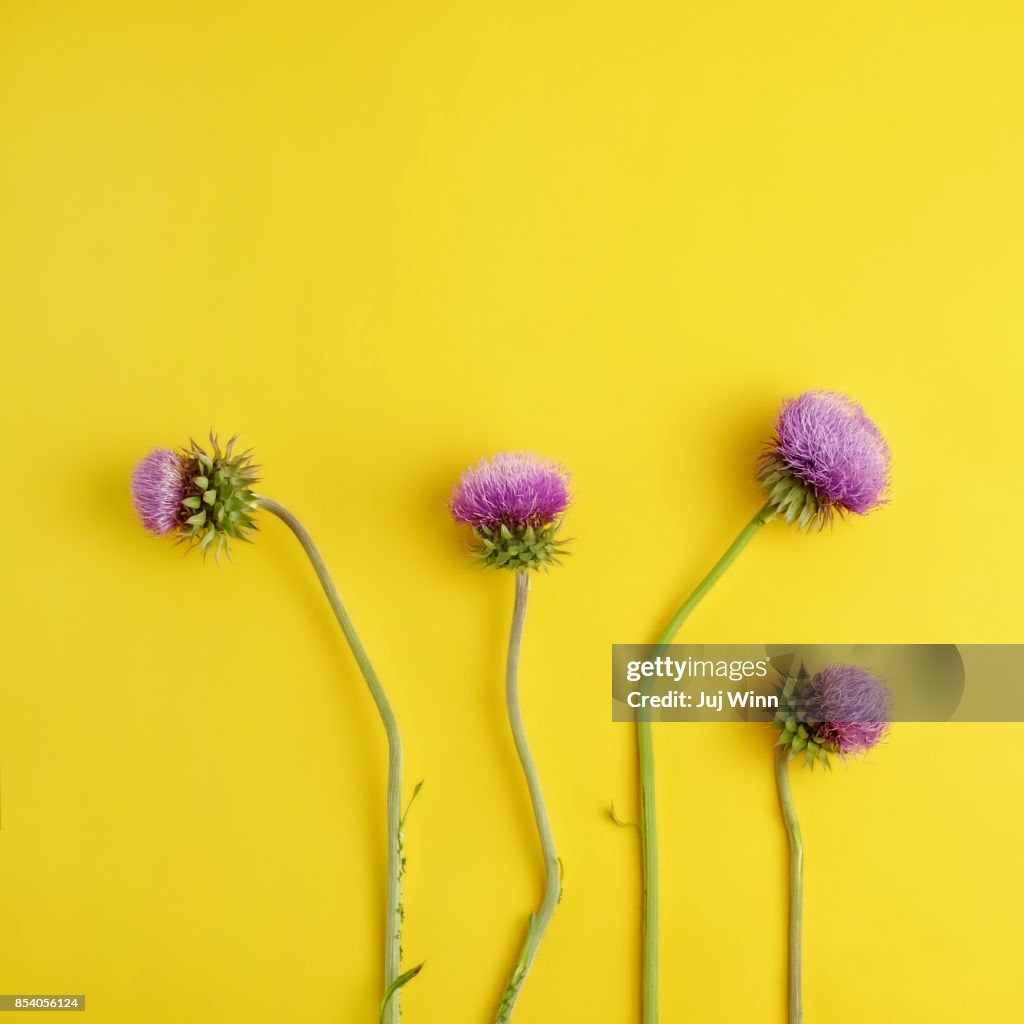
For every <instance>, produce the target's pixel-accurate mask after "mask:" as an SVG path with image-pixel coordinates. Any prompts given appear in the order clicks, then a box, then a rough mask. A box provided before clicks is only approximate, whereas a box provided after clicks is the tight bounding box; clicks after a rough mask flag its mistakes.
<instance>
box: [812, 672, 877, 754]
mask: <svg viewBox="0 0 1024 1024" xmlns="http://www.w3.org/2000/svg"><path fill="white" fill-rule="evenodd" d="M891 702H892V694H891V691H890V690H889V688H888V687H887V686H886V685H885V684H884V683H883V682H882V680H881V679H879V678H878V676H876V675H875V674H874V673H872V672H869V671H868V670H867V669H864V668H858V667H857V666H856V665H838V664H833V665H826V666H825V667H824V668H823V669H821V670H820V671H819V672H817V673H815V674H814V675H813V676H812V677H811V678H810V679H809V680H808V682H807V684H806V686H805V688H804V691H803V694H802V695H801V703H802V704H803V705H804V707H805V709H806V717H807V722H808V728H809V729H810V731H811V733H812V734H813V736H814V738H815V740H817V742H818V743H819V744H821V745H822V746H824V747H826V748H827V749H830V750H836V751H838V752H839V753H840V754H859V753H862V752H863V751H865V750H870V749H871V747H873V746H874V745H875V744H876V743H878V741H879V740H880V739H881V738H882V737H883V736H884V735H885V734H886V732H888V729H889V715H890V709H891Z"/></svg>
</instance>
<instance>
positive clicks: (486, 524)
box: [448, 452, 569, 572]
mask: <svg viewBox="0 0 1024 1024" xmlns="http://www.w3.org/2000/svg"><path fill="white" fill-rule="evenodd" d="M568 507H569V474H568V473H567V472H566V470H565V469H564V468H563V467H562V466H560V465H559V464H558V463H557V462H552V461H551V460H550V459H543V458H541V457H540V456H538V455H531V454H528V453H524V452H502V453H500V454H499V455H495V456H494V457H493V458H490V459H483V460H481V461H480V462H479V463H477V465H475V466H472V467H471V468H470V469H467V470H466V472H465V473H463V474H462V478H461V479H460V480H459V482H458V484H456V485H455V487H453V488H452V494H451V498H450V499H449V502H448V508H449V510H450V512H451V514H452V518H453V519H454V520H455V521H456V522H457V523H465V524H466V525H468V526H471V527H472V528H473V534H474V536H475V537H476V539H477V541H478V542H479V543H478V544H477V545H476V546H475V547H474V554H475V555H476V557H477V558H479V559H480V560H481V562H482V563H483V565H484V567H485V568H488V569H496V568H503V569H512V570H514V571H518V572H522V571H525V570H527V569H539V568H540V567H541V566H542V565H545V566H546V565H549V564H557V562H558V556H559V555H561V554H564V553H565V551H564V549H563V548H561V547H560V546H559V540H558V536H557V535H558V529H559V527H560V526H561V525H562V520H561V516H562V514H563V513H564V512H565V510H566V509H567V508H568Z"/></svg>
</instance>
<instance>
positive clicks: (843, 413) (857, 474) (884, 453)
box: [770, 391, 890, 515]
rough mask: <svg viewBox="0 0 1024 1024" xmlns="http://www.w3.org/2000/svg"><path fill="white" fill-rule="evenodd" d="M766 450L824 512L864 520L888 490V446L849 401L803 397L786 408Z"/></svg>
mask: <svg viewBox="0 0 1024 1024" xmlns="http://www.w3.org/2000/svg"><path fill="white" fill-rule="evenodd" d="M770 450H771V451H772V452H774V454H775V455H776V456H777V457H778V458H779V459H780V460H781V462H782V463H783V464H784V465H785V466H786V467H787V468H788V469H789V470H790V472H791V473H792V474H793V476H795V477H796V478H797V479H798V480H800V481H801V482H802V483H804V484H806V485H807V486H808V487H810V488H811V489H812V490H813V491H814V493H815V495H816V496H817V498H818V501H819V502H820V503H821V504H823V505H827V506H831V507H834V508H838V509H840V510H848V511H850V512H856V513H857V514H859V515H864V514H865V513H867V512H870V511H871V510H872V509H874V508H877V507H878V506H879V505H881V504H883V503H884V501H885V498H886V492H887V491H888V489H889V462H890V456H889V446H888V445H887V444H886V443H885V438H883V437H882V434H881V432H880V431H879V429H878V427H876V426H875V424H874V423H873V422H872V421H871V420H870V419H869V418H868V416H867V414H866V413H865V412H864V410H863V409H862V408H861V407H860V406H859V405H858V404H857V403H856V402H854V401H853V400H852V399H851V398H848V397H847V396H846V395H842V394H839V393H838V392H835V391H807V392H805V393H804V394H802V395H800V396H799V397H798V398H793V399H790V400H789V401H787V402H785V403H784V404H783V406H782V408H781V409H780V410H779V414H778V417H777V418H776V420H775V438H774V440H773V441H772V443H771V446H770Z"/></svg>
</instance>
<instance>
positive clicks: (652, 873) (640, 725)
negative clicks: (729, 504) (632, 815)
mask: <svg viewBox="0 0 1024 1024" xmlns="http://www.w3.org/2000/svg"><path fill="white" fill-rule="evenodd" d="M774 518H775V513H774V512H773V511H772V508H771V505H770V504H768V505H765V506H764V508H762V509H760V510H759V511H758V513H757V515H755V516H754V518H753V519H751V520H750V522H749V523H747V525H746V526H745V527H744V528H743V529H742V531H740V534H739V536H738V537H737V538H736V539H735V540H734V541H733V542H732V544H730V545H729V548H728V550H727V551H726V552H725V554H724V555H722V557H721V558H720V559H719V560H718V561H717V562H716V563H715V565H714V568H712V570H711V571H710V572H709V573H708V574H707V576H705V577H704V579H702V580H701V581H700V583H698V584H697V587H696V588H695V589H694V591H693V593H692V594H690V596H689V597H688V598H687V599H686V600H685V601H684V602H683V603H682V604H681V605H680V606H679V610H678V611H677V612H676V613H675V615H673V616H672V621H671V622H670V623H669V624H668V626H667V627H666V629H665V631H664V633H662V634H661V637H660V638H659V639H658V646H659V647H660V646H663V645H664V644H670V643H671V642H672V641H673V640H674V639H675V636H676V634H677V633H678V632H679V630H680V628H681V627H682V625H683V623H684V622H685V621H686V619H687V617H688V616H689V614H690V612H692V611H693V609H694V608H696V607H697V605H698V604H699V603H700V601H701V599H702V598H703V597H704V595H705V594H706V593H707V592H708V591H709V590H710V589H711V588H712V587H713V586H714V585H715V584H716V583H717V582H718V580H719V578H720V577H721V576H722V575H723V573H724V572H725V570H726V569H728V568H729V566H730V565H732V563H733V562H734V561H735V560H736V556H737V555H739V553H740V552H741V551H742V550H743V549H744V548H745V547H746V546H747V544H749V543H750V540H751V538H752V537H753V536H754V534H755V533H757V531H758V530H759V529H760V528H761V527H762V526H763V525H764V524H765V523H768V522H770V521H771V520H772V519H774ZM636 741H637V753H638V755H639V761H640V842H641V847H642V852H643V914H644V930H643V946H644V948H643V980H642V984H643V1009H642V1018H643V1024H657V1020H658V956H659V954H658V939H659V932H658V906H659V890H658V883H659V879H658V816H657V809H656V806H655V797H654V734H653V732H652V729H651V722H650V721H648V720H645V719H643V718H639V719H637V723H636Z"/></svg>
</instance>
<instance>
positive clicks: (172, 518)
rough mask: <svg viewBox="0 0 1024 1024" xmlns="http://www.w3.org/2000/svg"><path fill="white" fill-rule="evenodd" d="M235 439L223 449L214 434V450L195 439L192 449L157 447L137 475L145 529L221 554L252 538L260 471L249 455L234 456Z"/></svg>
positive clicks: (135, 483) (134, 498)
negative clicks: (233, 542)
mask: <svg viewBox="0 0 1024 1024" xmlns="http://www.w3.org/2000/svg"><path fill="white" fill-rule="evenodd" d="M235 441H236V439H235V438H232V439H231V440H230V441H229V442H228V444H227V446H226V447H225V448H224V449H223V450H221V447H220V444H219V443H218V441H217V438H216V437H214V435H213V434H211V435H210V444H211V451H210V452H207V451H206V450H205V449H203V448H202V447H200V446H199V445H198V444H196V442H195V441H192V442H191V443H190V445H189V447H188V448H183V449H181V450H180V451H171V450H170V449H167V448H157V449H156V450H155V451H152V452H150V453H149V455H147V456H146V457H145V458H144V459H143V460H142V461H141V462H140V463H139V464H138V465H137V466H136V467H135V470H134V472H133V473H132V501H133V503H134V504H135V509H136V511H137V512H138V514H139V518H140V519H141V520H142V525H143V526H145V527H146V529H148V530H152V532H153V533H155V534H157V535H158V536H165V535H167V534H172V535H174V536H177V537H178V539H179V540H182V541H185V542H187V543H188V545H189V547H190V548H192V547H199V548H200V550H201V551H202V552H203V553H204V554H205V553H206V552H207V551H208V550H210V548H211V547H212V548H213V549H214V552H215V553H216V554H217V555H218V556H219V555H220V553H221V551H228V552H229V553H230V549H229V542H230V540H231V539H232V538H233V539H235V540H248V539H249V537H248V534H249V533H250V532H251V531H252V530H254V529H256V526H255V524H254V523H253V520H252V513H253V512H254V511H255V509H256V507H257V504H258V502H257V498H256V496H255V494H253V492H252V485H253V484H255V483H256V479H257V478H256V468H257V467H255V466H254V465H253V464H252V456H251V454H250V453H249V452H242V453H241V454H239V455H236V454H235Z"/></svg>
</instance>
